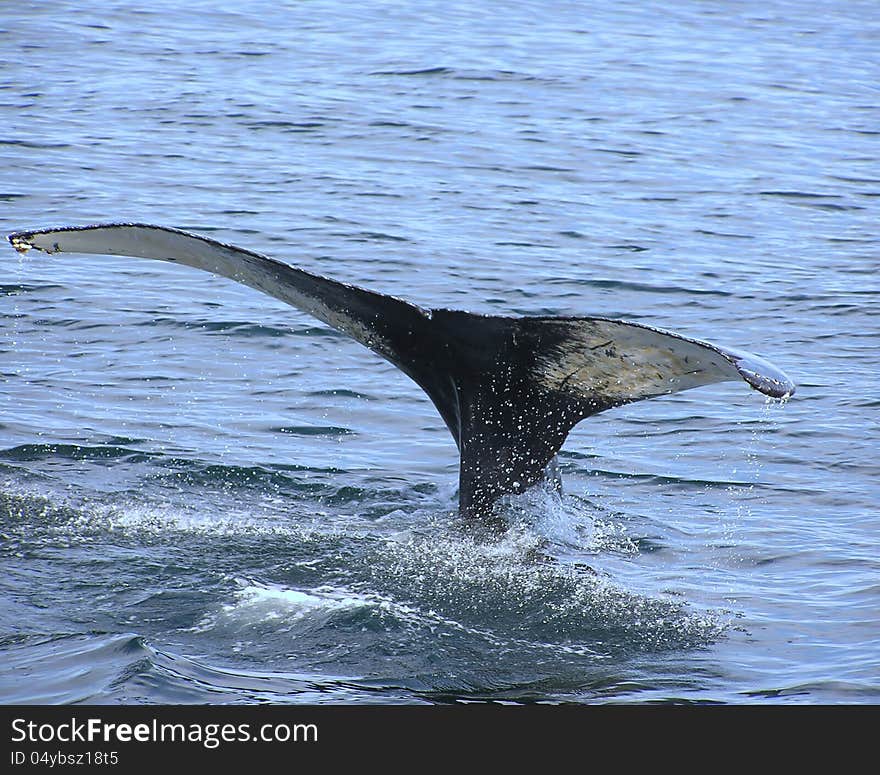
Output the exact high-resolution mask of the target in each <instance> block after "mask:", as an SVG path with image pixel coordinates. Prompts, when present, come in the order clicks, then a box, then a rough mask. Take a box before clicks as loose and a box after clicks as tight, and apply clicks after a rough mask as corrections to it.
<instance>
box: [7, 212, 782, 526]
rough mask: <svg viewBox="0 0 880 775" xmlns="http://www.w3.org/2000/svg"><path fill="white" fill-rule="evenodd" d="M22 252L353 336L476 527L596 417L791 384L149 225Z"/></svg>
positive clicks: (740, 364)
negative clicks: (435, 425) (73, 258)
mask: <svg viewBox="0 0 880 775" xmlns="http://www.w3.org/2000/svg"><path fill="white" fill-rule="evenodd" d="M9 240H10V242H11V243H12V245H13V247H15V248H16V250H19V251H21V252H24V251H26V250H28V249H30V248H36V249H38V250H42V251H44V252H46V253H59V252H66V253H90V254H102V255H119V256H135V257H142V258H153V259H159V260H164V261H171V262H173V263H179V264H183V265H185V266H190V267H194V268H196V269H201V270H203V271H207V272H211V273H213V274H217V275H221V276H223V277H227V278H229V279H231V280H235V281H236V282H239V283H243V284H244V285H248V286H250V287H252V288H255V289H257V290H259V291H262V292H263V293H267V294H269V295H270V296H274V297H275V298H278V299H280V300H282V301H284V302H286V303H288V304H290V305H292V306H294V307H297V308H298V309H301V310H303V311H304V312H308V313H309V314H311V315H313V316H314V317H316V318H318V319H319V320H322V321H323V322H325V323H327V324H328V325H330V326H332V327H334V328H336V329H338V330H340V331H343V332H345V333H346V334H348V335H350V336H351V337H352V338H354V339H355V340H357V341H358V342H360V343H361V344H363V345H365V346H366V347H369V348H370V349H371V350H373V351H374V352H376V353H378V354H379V355H381V356H382V357H383V358H386V359H387V360H389V361H390V362H391V363H393V364H394V365H395V366H397V367H398V368H400V369H401V370H402V371H403V372H404V373H405V374H407V375H408V376H409V377H411V378H412V379H413V380H414V381H415V382H416V383H417V384H418V385H419V386H421V387H422V389H423V390H424V391H425V392H426V393H427V394H428V396H429V397H430V398H431V400H432V401H433V402H434V405H435V406H436V407H437V409H438V410H439V412H440V414H441V416H442V417H443V420H444V422H445V423H446V425H447V427H448V428H449V430H450V432H451V433H452V436H453V438H454V439H455V441H456V444H457V445H458V448H459V451H460V453H461V467H460V489H459V498H460V506H461V512H462V514H463V515H465V516H483V515H486V514H487V513H489V512H491V509H492V506H493V505H494V503H495V502H496V501H497V500H498V498H500V497H501V496H503V495H506V494H511V493H519V492H522V491H524V490H525V489H527V488H528V487H530V486H532V485H533V484H535V483H536V482H538V481H540V480H541V479H542V478H543V476H544V472H545V470H546V468H547V465H548V464H549V463H550V462H551V461H552V459H553V457H554V456H555V455H556V453H557V452H558V451H559V448H560V447H561V446H562V444H563V442H564V441H565V439H566V437H567V436H568V433H569V432H570V431H571V429H572V428H573V427H574V426H575V425H576V424H577V423H578V422H580V421H581V420H582V419H584V418H585V417H589V416H590V415H593V414H596V413H598V412H601V411H604V410H605V409H610V408H612V407H615V406H621V405H623V404H627V403H631V402H633V401H640V400H642V399H645V398H652V397H654V396H660V395H665V394H668V393H675V392H678V391H680V390H687V389H689V388H693V387H698V386H700V385H708V384H711V383H714V382H724V381H727V380H739V379H743V380H745V381H746V382H747V383H748V384H750V385H751V386H752V387H753V388H755V389H756V390H758V391H760V392H762V393H764V394H766V395H768V396H772V397H775V398H787V397H788V396H790V395H791V394H792V393H794V384H793V383H792V382H791V380H790V379H789V378H788V377H787V376H786V375H785V374H783V373H782V372H781V371H779V370H778V369H776V368H775V367H774V366H772V365H771V364H769V363H767V362H766V361H763V360H761V359H760V358H758V357H756V356H754V355H751V354H749V353H745V352H739V351H736V350H729V349H725V348H722V347H718V346H716V345H713V344H709V343H707V342H701V341H698V340H695V339H689V338H687V337H683V336H679V335H678V334H673V333H670V332H667V331H661V330H660V329H656V328H651V327H648V326H643V325H639V324H635V323H626V322H622V321H616V320H608V319H604V318H571V317H518V318H514V317H500V316H485V315H475V314H472V313H469V312H459V311H455V310H446V309H435V310H427V309H422V308H420V307H417V306H415V305H413V304H410V303H409V302H406V301H403V300H401V299H397V298H394V297H392V296H387V295H384V294H380V293H375V292H373V291H368V290H365V289H362V288H357V287H355V286H352V285H347V284H345V283H340V282H337V281H335V280H331V279H329V278H326V277H323V276H321V275H317V274H312V273H310V272H306V271H304V270H301V269H296V268H294V267H291V266H289V265H287V264H284V263H282V262H280V261H276V260H274V259H271V258H267V257H266V256H262V255H260V254H258V253H253V252H251V251H248V250H243V249H241V248H237V247H234V246H232V245H226V244H223V243H221V242H217V241H215V240H211V239H208V238H206V237H201V236H197V235H194V234H189V233H187V232H183V231H179V230H176V229H167V228H163V227H159V226H150V225H146V224H108V225H96V226H83V227H74V228H62V229H42V230H38V231H28V232H17V233H15V234H12V235H10V237H9Z"/></svg>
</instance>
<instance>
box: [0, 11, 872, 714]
mask: <svg viewBox="0 0 880 775" xmlns="http://www.w3.org/2000/svg"><path fill="white" fill-rule="evenodd" d="M0 117H2V128H0V200H2V209H0V227H2V231H3V233H4V234H6V233H9V232H11V231H15V230H20V229H28V228H38V227H47V226H53V225H81V224H87V223H94V222H102V221H135V222H146V223H156V224H162V225H166V226H173V227H178V228H182V229H186V230H190V231H194V232H197V233H200V234H203V235H206V236H209V237H212V238H214V239H218V240H221V241H224V242H230V243H233V244H236V245H241V246H242V247H245V248H248V249H250V250H254V251H258V252H261V253H264V254H267V255H270V256H273V257H275V258H278V259H280V260H283V261H286V262H289V263H291V264H293V265H295V266H299V267H302V268H304V269H307V270H309V271H312V272H317V273H319V274H325V275H328V276H331V277H333V278H335V279H338V280H342V281H344V282H348V283H353V284H356V285H361V286H364V287H367V288H371V289H374V290H377V291H380V292H382V293H386V294H393V295H396V296H400V297H402V298H405V299H408V300H410V301H413V302H415V303H417V304H420V305H422V306H425V307H451V308H456V309H466V310H470V311H473V312H483V313H490V314H503V315H597V316H606V317H612V318H621V319H625V320H631V321H635V322H640V323H647V324H650V325H654V326H659V327H662V328H666V329H670V330H672V331H677V332H680V333H682V334H684V335H686V336H691V337H695V338H699V339H706V340H709V341H712V342H717V343H718V344H721V345H727V346H731V347H737V348H742V349H746V350H749V351H752V352H756V353H759V354H760V355H762V356H763V357H765V358H767V359H768V360H770V361H772V362H773V363H775V364H777V365H778V366H779V367H781V368H782V369H784V370H785V371H786V372H787V373H788V374H790V375H791V376H792V378H793V379H794V380H795V381H796V382H797V384H798V390H797V393H796V394H795V395H794V397H792V398H791V400H789V401H788V402H786V403H784V404H780V403H778V402H777V403H772V402H771V403H768V402H766V401H765V399H764V397H763V396H761V395H759V394H758V393H756V392H754V391H752V390H751V389H750V388H749V387H748V385H746V384H745V383H724V384H719V385H713V386H708V387H702V388H699V389H695V390H690V391H686V392H682V393H679V394H676V395H671V396H667V397H663V398H658V399H654V400H651V401H646V402H641V403H636V404H632V405H629V406H626V407H622V408H618V409H613V410H610V411H608V412H605V413H603V414H600V415H598V416H596V417H593V418H591V419H588V420H586V421H584V422H583V423H581V424H580V425H579V426H578V427H577V428H576V429H575V430H574V432H573V433H572V434H571V436H570V437H569V439H568V441H567V442H566V444H565V446H564V447H563V449H562V452H561V454H560V470H561V474H562V477H563V480H564V491H563V493H562V494H561V495H558V494H556V493H554V492H552V491H547V490H544V489H541V488H538V489H535V490H532V491H530V492H528V493H526V494H525V495H523V496H522V497H520V498H517V499H512V500H511V501H510V503H508V504H507V505H506V506H505V509H506V511H505V513H504V519H505V520H506V523H507V524H508V526H509V527H508V530H507V531H506V532H504V533H503V534H501V535H498V536H494V537H486V536H484V535H479V534H476V533H474V532H472V531H469V530H468V529H466V528H464V527H463V526H462V524H461V523H460V521H459V520H458V519H457V517H456V511H457V495H456V490H457V484H458V479H457V472H458V456H457V452H456V449H455V444H454V442H453V440H452V438H451V436H450V435H449V433H448V431H447V430H446V428H445V426H444V424H443V421H442V420H441V419H440V417H439V415H438V414H437V412H436V410H435V409H434V407H433V405H432V404H431V402H430V401H429V399H428V398H427V397H426V396H425V395H424V394H423V393H422V392H421V391H420V389H419V388H418V387H417V386H416V385H415V384H414V383H412V382H411V381H409V380H408V379H407V378H406V377H405V376H404V375H403V374H402V373H401V372H400V371H398V370H397V369H395V368H394V367H393V366H391V365H390V364H389V363H387V362H386V361H384V360H382V359H381V358H379V357H377V356H376V355H374V354H373V353H371V352H370V351H368V350H366V349H364V348H363V347H361V346H360V345H358V344H356V343H355V342H353V341H352V340H350V339H348V338H346V337H345V336H344V335H342V334H339V333H337V332H335V331H333V330H331V329H329V328H327V327H326V326H325V325H323V324H322V323H319V322H318V321H316V320H314V319H312V318H309V317H308V316H307V315H305V314H303V313H301V312H299V311H297V310H295V309H293V308H290V307H287V306H285V305H284V304H282V303H281V302H279V301H276V300H274V299H272V298H270V297H267V296H264V295H261V294H259V293H257V292H255V291H253V290H250V289H248V288H246V287H243V286H240V285H236V284H235V283H232V282H229V281H228V280H223V279H221V278H218V277H214V276H211V275H207V274H204V273H200V272H197V271H194V270H190V269H186V268H184V267H179V266H173V265H170V264H164V263H160V262H155V261H144V260H141V259H129V258H108V257H99V256H82V255H77V254H67V253H64V254H58V255H54V256H46V255H43V254H39V253H36V252H35V251H34V252H31V253H28V254H27V255H26V256H18V255H17V254H16V253H15V252H13V250H12V249H11V247H9V246H8V245H7V246H6V248H5V249H6V253H5V254H4V260H3V262H2V275H0V319H2V325H0V702H3V703H78V702H90V703H252V702H284V703H446V702H457V701H463V700H485V701H502V700H503V701H508V702H535V701H541V702H551V703H563V702H573V703H596V702H637V703H640V702H657V701H662V702H717V703H876V702H878V701H880V557H878V546H880V514H878V503H880V463H878V449H880V427H878V416H880V348H878V345H880V338H878V334H880V305H878V292H880V233H878V224H880V220H878V205H880V199H878V197H880V5H878V4H877V3H876V2H873V1H872V0H870V1H869V0H854V1H853V2H846V3H841V2H832V1H831V0H824V1H823V0H806V1H805V2H789V1H788V0H760V2H759V1H758V0H709V1H708V2H696V1H694V2H678V1H677V0H676V1H673V0H647V1H646V2H631V3H629V2H627V3H579V2H562V1H561V0H560V1H558V2H557V1H555V0H554V1H553V2H512V3H499V2H494V0H490V1H489V2H482V3H472V2H458V1H457V0H447V1H446V2H443V3H436V2H412V1H409V2H408V1H405V0H400V1H399V2H377V3H366V4H363V3H344V2H340V1H339V0H315V1H314V2H278V0H272V2H268V0H255V1H254V2H250V3H246V4H241V3H237V2H232V0H213V1H208V0H194V1H193V2H189V3H185V4H181V3H179V2H171V0H153V1H152V2H150V3H146V4H144V3H130V2H124V0H95V2H91V3H88V4H82V3H78V2H72V0H71V1H65V0H40V2H26V1H24V0H23V1H21V2H14V3H13V2H7V3H3V4H2V6H0ZM0 247H2V246H0Z"/></svg>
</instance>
